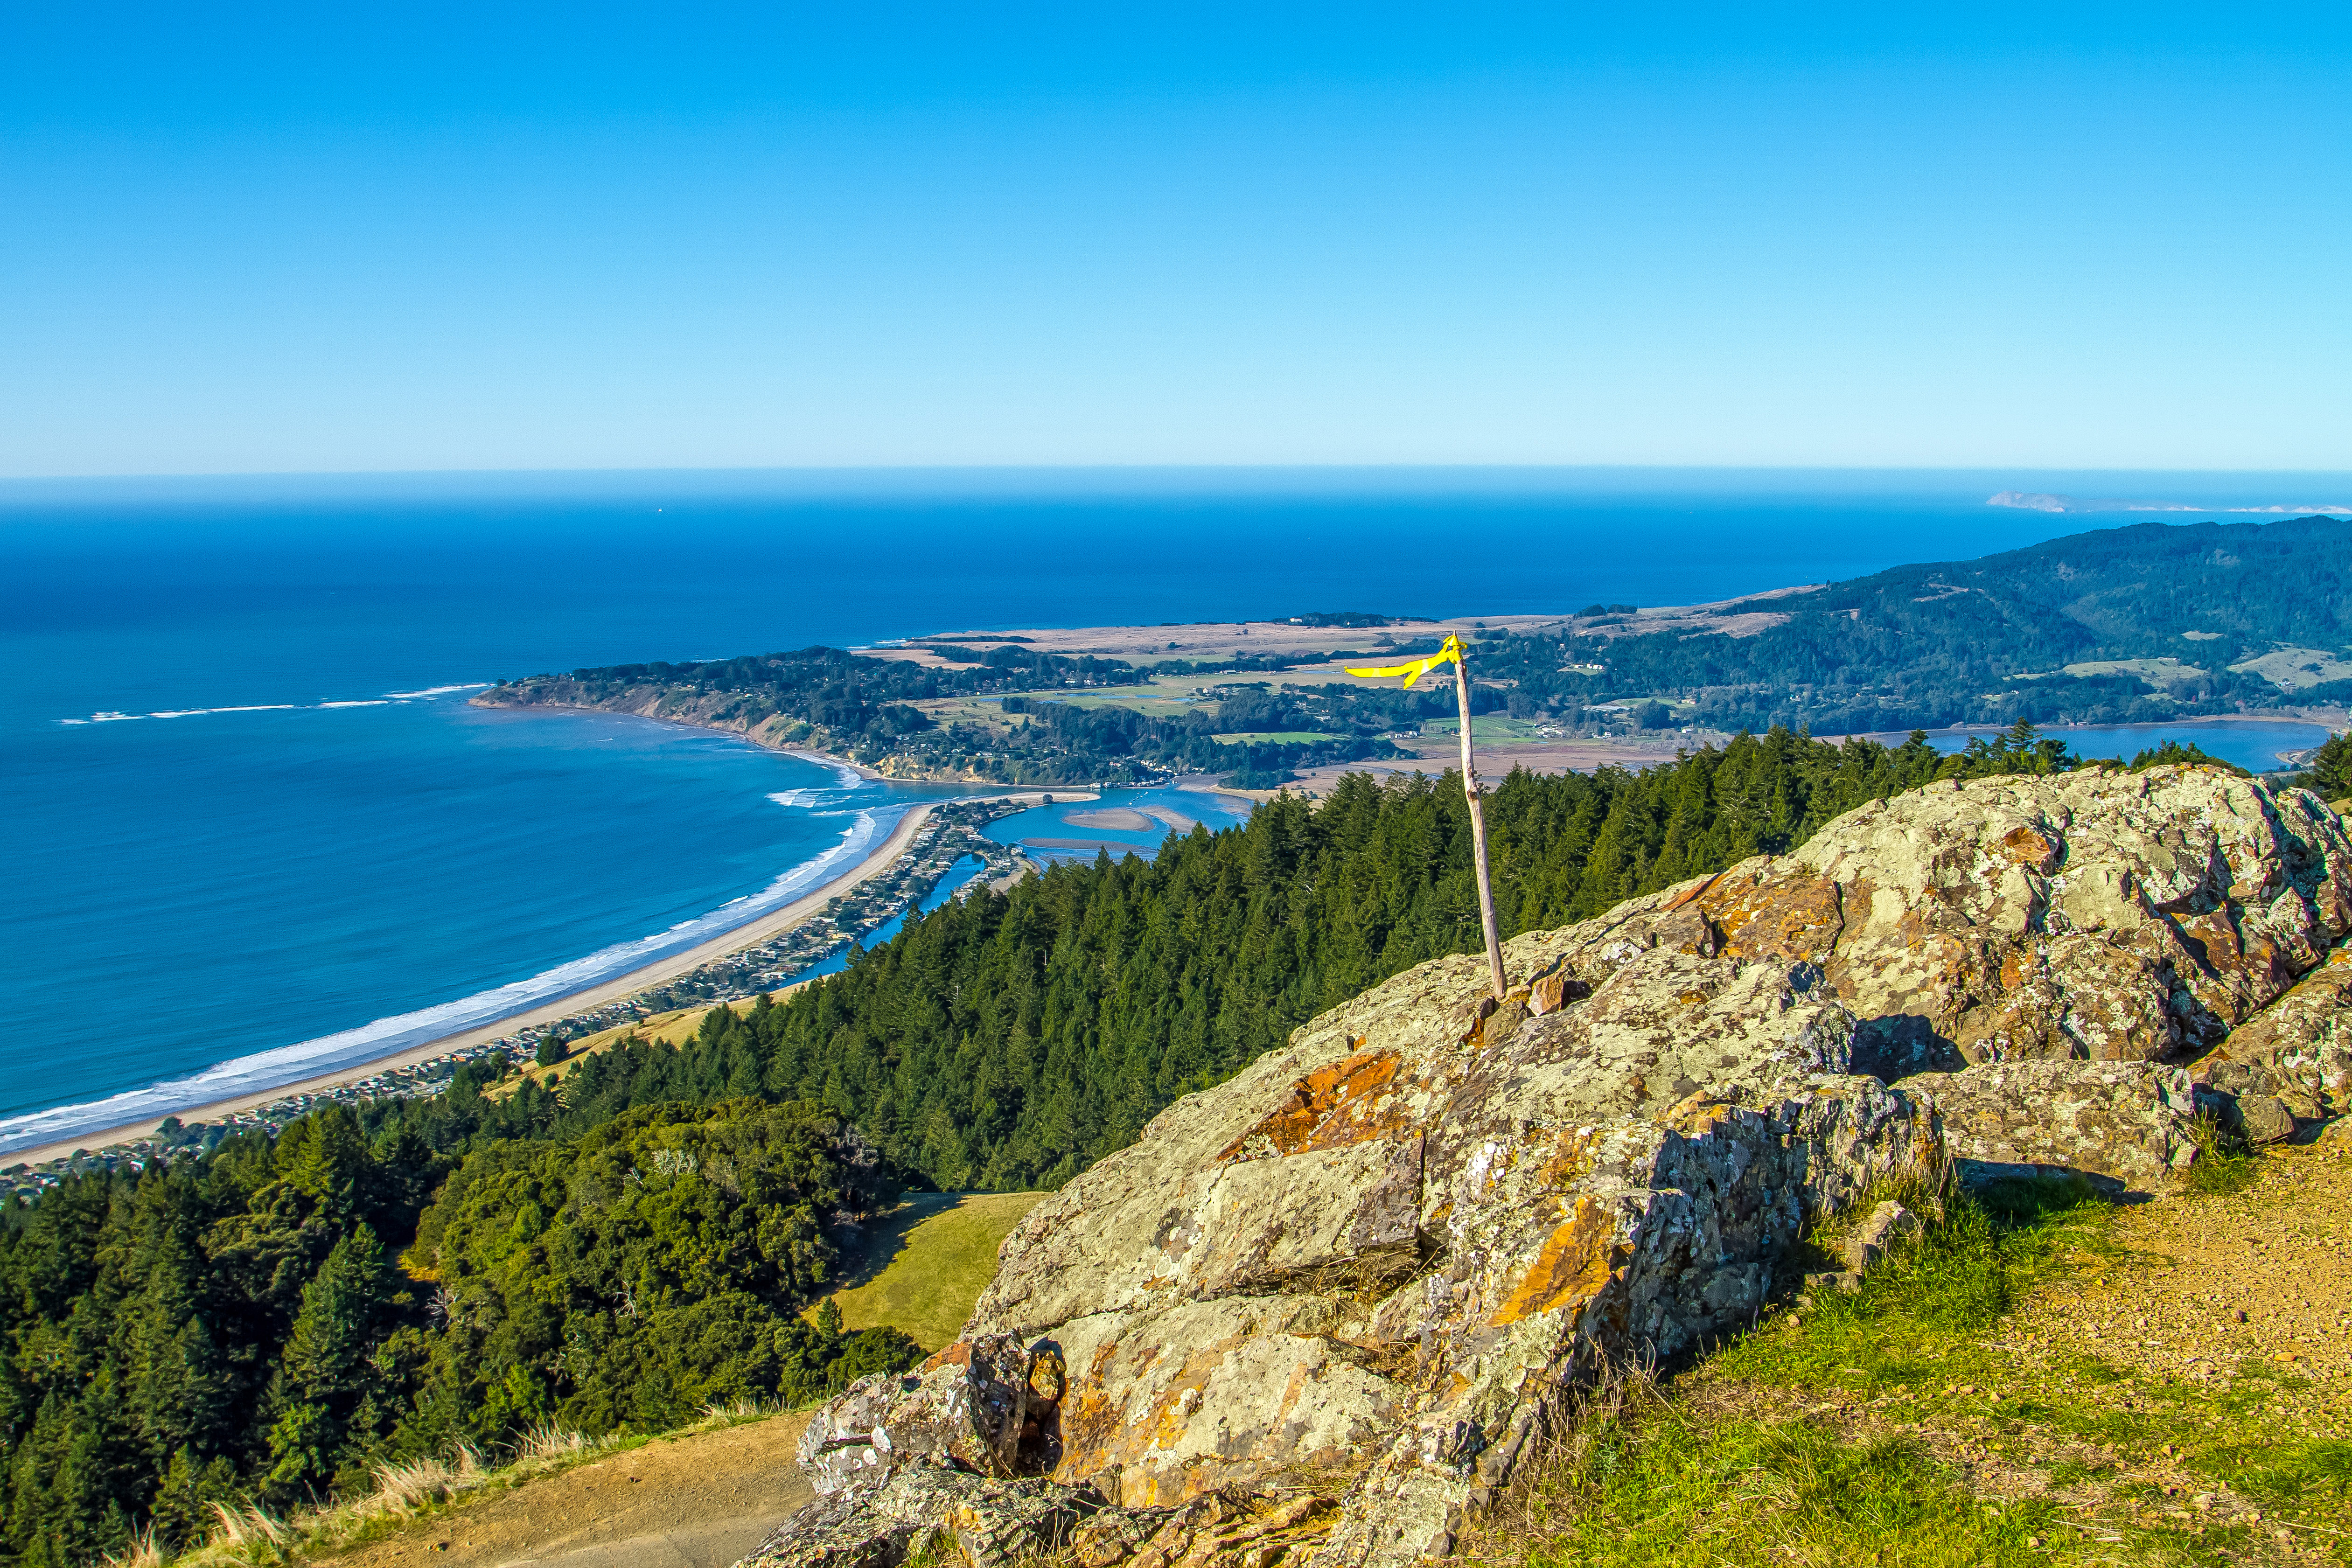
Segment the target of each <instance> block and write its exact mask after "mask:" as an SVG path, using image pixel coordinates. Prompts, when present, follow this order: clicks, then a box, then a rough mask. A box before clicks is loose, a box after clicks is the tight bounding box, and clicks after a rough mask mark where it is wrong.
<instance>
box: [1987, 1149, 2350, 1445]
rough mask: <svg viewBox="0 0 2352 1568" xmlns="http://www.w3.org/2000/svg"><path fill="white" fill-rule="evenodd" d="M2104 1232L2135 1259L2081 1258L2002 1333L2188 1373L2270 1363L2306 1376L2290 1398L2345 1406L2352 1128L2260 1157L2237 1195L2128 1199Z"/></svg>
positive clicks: (2202, 1376) (2201, 1377)
mask: <svg viewBox="0 0 2352 1568" xmlns="http://www.w3.org/2000/svg"><path fill="white" fill-rule="evenodd" d="M2346 1132H2347V1133H2352V1128H2347V1129H2346ZM2114 1235H2115V1239H2116V1241H2117V1242H2118V1243H2120V1244H2121V1245H2123V1246H2125V1247H2126V1248H2128V1249H2130V1250H2131V1252H2132V1254H2133V1259H2132V1262H2133V1263H2134V1264H2135V1265H2137V1266H2135V1267H2126V1268H2116V1269H2106V1268H2101V1267H2098V1266H2097V1264H2096V1263H2095V1261H2094V1260H2085V1262H2084V1268H2083V1270H2082V1272H2081V1273H2079V1274H2078V1275H2077V1277H2076V1279H2075V1280H2074V1281H2072V1282H2071V1283H2068V1284H2064V1285H2060V1286H2057V1287H2055V1288H2053V1289H2051V1290H2047V1291H2044V1292H2043V1293H2042V1296H2041V1298H2040V1299H2039V1300H2038V1301H2035V1303H2034V1304H2033V1306H2032V1308H2031V1309H2030V1310H2029V1311H2028V1312H2024V1313H2021V1314H2020V1315H2019V1318H2018V1320H2017V1322H2016V1324H2015V1329H2016V1331H2017V1333H2019V1334H2020V1335H2021V1336H2022V1337H2023V1338H2024V1339H2025V1340H2026V1342H2027V1343H2029V1344H2034V1345H2038V1346H2043V1347H2055V1348H2071V1349H2074V1350H2078V1351H2086V1352H2089V1353H2091V1354H2095V1355H2098V1356H2099V1357H2101V1358H2102V1359H2104V1360H2105V1361H2107V1362H2109V1363H2111V1364H2115V1365H2116V1366H2120V1367H2127V1368H2130V1369H2132V1370H2135V1371H2137V1372H2141V1373H2144V1374H2147V1375H2158V1376H2162V1375H2170V1376H2176V1377H2186V1378H2192V1379H2195V1380H2198V1381H2200V1382H2209V1381H2212V1380H2215V1379H2219V1378H2226V1377H2228V1376H2229V1375H2231V1374H2233V1373H2234V1372H2236V1371H2237V1370H2238V1369H2239V1368H2241V1367H2242V1366H2244V1365H2247V1364H2256V1365H2263V1364H2267V1365H2273V1366H2276V1367H2279V1368H2281V1369H2283V1370H2287V1371H2291V1372H2293V1373H2294V1375H2297V1376H2299V1377H2302V1378H2306V1379H2310V1380H2311V1381H2312V1383H2313V1385H2314V1386H2313V1387H2312V1388H2311V1389H2310V1390H2309V1391H2308V1394H2309V1397H2308V1399H2307V1400H2305V1401H2299V1403H2307V1404H2309V1405H2310V1406H2313V1407H2319V1406H2342V1405H2344V1404H2345V1403H2346V1398H2345V1396H2346V1380H2347V1378H2352V1136H2346V1135H2345V1134H2343V1133H2339V1134H2337V1135H2336V1136H2334V1137H2329V1138H2326V1139H2323V1140H2322V1141H2321V1142H2320V1144H2319V1145H2318V1146H2317V1147H2315V1148H2295V1149H2281V1150H2277V1151H2275V1152H2273V1153H2272V1154H2271V1155H2267V1156H2266V1157H2264V1158H2263V1160H2262V1161H2261V1162H2260V1163H2259V1166H2258V1174H2257V1176H2256V1177H2255V1179H2254V1183H2253V1185H2252V1186H2250V1187H2249V1188H2247V1190H2245V1191H2244V1192H2242V1193H2236V1194H2232V1195H2230V1196H2228V1197H2190V1198H2167V1199H2161V1200H2158V1202H2155V1203H2149V1204H2144V1205H2141V1206H2139V1207H2135V1208H2132V1209H2128V1210H2126V1211H2125V1212H2124V1213H2122V1214H2120V1215H2118V1216H2117V1217H2116V1225H2115V1232H2114Z"/></svg>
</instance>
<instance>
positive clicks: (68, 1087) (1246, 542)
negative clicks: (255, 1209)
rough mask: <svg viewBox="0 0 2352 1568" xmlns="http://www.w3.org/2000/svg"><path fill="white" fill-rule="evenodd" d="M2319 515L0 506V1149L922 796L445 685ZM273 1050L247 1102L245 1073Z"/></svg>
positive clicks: (436, 998)
mask: <svg viewBox="0 0 2352 1568" xmlns="http://www.w3.org/2000/svg"><path fill="white" fill-rule="evenodd" d="M2314 485H2319V486H2322V487H2325V486H2326V480H2324V479H2318V478H2315V477H2313V476H2179V475H2169V476H2165V475H2116V474H2097V475H2085V474H2037V473H2031V472H2009V471H2004V472H2001V473H1984V474H1979V473H1937V474H1923V473H1906V474H1863V473H1803V472H1798V471H1778V472H1773V471H1764V472H1738V471H1729V470H1710V471H1668V470H1649V471H1644V470H1616V471H1611V470H1584V471H1503V470H1496V471H1481V470H1429V471H1413V470H1394V471H1361V472H1351V471H1340V470H1327V471H1298V472H1285V471H1278V470H1268V471H1255V472H1253V471H1230V472H1219V471H1166V472H1154V471H1140V470H1139V471H1126V472H1119V471H1106V472H1101V473H1092V474H1089V473H1082V472H1078V473H1073V472H1065V473H1033V474H1024V473H1018V472H1004V471H999V472H987V471H974V472H971V473H950V472H944V471H939V472H930V473H900V474H897V475H859V474H850V473H842V474H834V475H803V476H791V475H772V474H770V475H762V474H715V473H668V474H634V475H631V474H625V475H599V476H560V475H557V476H496V475H490V476H414V477H403V478H385V479H371V478H343V479H334V478H310V479H289V480H280V481H271V480H217V481H210V480H208V481H178V482H166V481H142V482H127V481H126V482H72V481H57V482H40V483H31V482H26V483H13V484H8V485H5V486H0V656H5V660H6V667H7V668H8V670H9V672H10V679H9V681H8V683H7V685H6V686H5V691H0V737H5V740H0V811H5V813H6V818H7V821H9V822H10V823H11V825H12V831H10V832H9V834H8V835H7V837H6V841H5V850H0V855H5V881H6V884H7V886H8V887H9V888H10V889H11V893H12V896H11V898H10V899H9V900H8V901H6V903H5V905H0V976H4V977H5V983H6V986H7V994H8V996H9V997H10V998H12V999H13V1000H14V1002H15V1004H16V1009H15V1010H16V1027H15V1028H14V1029H12V1030H10V1031H9V1032H8V1036H7V1038H6V1040H5V1043H0V1149H5V1148H7V1147H10V1146H22V1145H24V1144H26V1143H28V1142H31V1141H34V1140H33V1139H32V1138H31V1137H29V1136H21V1135H20V1136H16V1137H15V1138H13V1139H12V1138H11V1137H10V1135H9V1132H8V1128H9V1119H11V1118H22V1117H25V1116H26V1115H27V1114H29V1113H37V1112H40V1111H43V1110H46V1109H49V1108H54V1107H59V1106H67V1105H77V1104H82V1103H89V1102H93V1101H98V1100H102V1099H104V1098H106V1097H108V1096H111V1095H117V1094H122V1093H126V1092H135V1091H138V1090H141V1089H142V1088H143V1087H145V1086H147V1085H150V1084H153V1083H155V1082H159V1081H164V1080H174V1079H181V1078H184V1077H187V1076H188V1075H191V1074H194V1073H197V1072H200V1071H203V1070H205V1069H207V1068H209V1067H212V1066H214V1065H215V1064H217V1063H222V1062H226V1061H233V1060H236V1059H240V1058H246V1057H249V1056H252V1055H254V1054H256V1053H260V1052H270V1051H281V1050H282V1049H284V1048H289V1047H295V1046H298V1045H301V1044H303V1043H304V1042H315V1041H319V1040H322V1039H325V1038H326V1037H331V1036H335V1035H337V1034H339V1033H342V1032H344V1031H352V1030H364V1029H366V1027H367V1026H369V1025H371V1024H372V1023H374V1022H375V1021H376V1020H380V1019H387V1018H391V1017H394V1016H396V1015H401V1014H404V1013H408V1012H411V1011H413V1010H415V1009H432V1008H440V1007H443V1006H445V1005H448V1004H457V1003H460V1002H462V1001H464V1000H465V999H466V998H474V997H478V996H479V995H481V994H482V993H485V992H489V991H492V990H494V989H496V988H500V987H506V986H511V985H516V984H518V983H523V982H529V981H530V980H531V979H532V978H533V977H540V976H543V975H546V974H547V973H548V972H549V971H551V970H554V969H557V968H558V967H561V966H565V965H571V964H574V963H576V962H578V961H580V960H583V959H585V958H588V957H589V956H592V955H596V954H599V953H603V952H604V951H606V950H608V949H612V948H614V947H615V946H616V945H625V944H637V943H642V942H644V941H645V940H646V939H647V938H652V937H657V936H660V934H663V933H666V932H669V931H671V930H672V929H673V928H674V927H677V926H679V925H681V923H685V922H690V921H694V920H697V919H698V918H699V917H702V916H705V915H709V913H710V912H713V911H716V910H719V909H720V908H721V907H722V906H724V905H727V904H730V901H733V900H738V899H742V898H746V897H756V896H759V895H761V894H762V893H763V892H769V891H772V890H776V889H777V888H778V884H779V883H780V879H783V878H786V877H788V876H790V875H791V874H792V873H793V872H794V871H795V869H796V868H800V867H804V866H806V865H808V864H809V863H810V862H813V861H814V860H815V859H817V858H818V857H820V856H823V855H825V854H827V853H835V852H840V851H841V849H842V847H843V845H844V842H845V834H851V833H855V832H859V831H871V830H872V829H873V828H874V826H875V825H876V824H877V822H878V821H882V820H883V819H884V818H887V815H888V813H889V812H890V811H891V810H897V809H901V808H903V806H904V805H905V804H907V803H908V802H909V801H911V800H912V799H914V798H916V797H917V796H918V795H919V794H923V793H931V794H937V793H942V792H953V791H951V790H940V789H928V790H925V789H905V788H900V787H895V786H868V787H866V789H856V790H843V789H838V788H837V787H835V786H836V785H837V780H835V779H834V778H833V777H832V775H831V774H830V772H829V770H827V769H824V768H818V767H816V766H814V765H812V764H808V763H805V762H802V761H798V760H795V759H793V758H784V757H780V756H776V755H774V754H771V753H766V752H761V751H760V750H758V749H756V748H754V747H750V746H749V745H747V744H744V743H741V742H739V741H736V740H734V739H732V738H730V737H719V736H715V735H709V734H705V733H701V732H696V731H689V730H684V729H678V728H675V727H667V726H661V725H656V724H652V723H649V722H645V721H637V720H631V719H625V718H618V717H614V716H591V715H579V716H566V715H544V714H515V713H488V712H484V711H482V710H478V709H474V708H470V707H468V706H467V705H466V702H465V695H466V689H467V687H469V686H470V685H471V684H473V683H482V682H488V681H491V680H494V679H497V678H499V677H503V676H512V675H520V674H530V673H534V672H539V671H547V670H560V669H569V668H572V667H576V666H580V665H584V664H608V663H619V662H634V661H640V660H649V659H692V658H702V657H715V656H724V655H730V654H735V653H750V652H764V651H770V650H775V649H782V648H793V647H801V646H805V645H807V644H810V643H835V644H846V643H866V642H872V641H875V640H877V639H883V638H889V637H898V636H906V635H909V634H916V633H921V632H933V631H942V630H951V629H961V628H967V627H997V628H1004V627H1014V626H1021V625H1036V624H1049V625H1052V624H1061V625H1067V624H1086V623H1099V622H1114V623H1116V622H1166V621H1192V620H1220V619H1241V618H1244V617H1258V618H1265V617H1280V616H1285V615H1292V614H1297V613H1300V612H1307V611H1315V610H1371V611H1381V612H1390V613H1423V614H1452V613H1471V612H1495V613H1520V612H1553V611H1559V612H1566V611H1571V610H1574V609H1576V608H1578V607H1580V606H1581V605H1583V604H1586V603H1588V602H1591V601H1595V600H1599V601H1627V602H1636V603H1642V604H1664V603H1688V602H1695V601H1706V600H1715V599H1722V598H1727V597H1731V596H1734V595H1737V594H1740V593H1744V592H1751V591H1759V590H1763V589H1768V588H1774V587H1780V586H1784V585H1787V584H1790V583H1797V582H1806V581H1819V580H1827V579H1836V578H1844V577H1853V576H1856V575H1860V574H1863V573H1865V572H1869V571H1872V570H1878V569H1880V568H1883V567H1885V566H1889V565H1893V564H1895V563H1897V562H1900V561H1906V560H1927V559H1967V558H1970V557H1974V556H1978V555H1982V554H1986V553H1990V552H1992V551H1996V550H2000V549H2011V548H2014V547H2017V546H2020V545H2023V544H2028V543H2032V542H2034V541H2037V540H2040V539H2043V538H2052V537H2054V536H2057V535H2060V534H2065V533H2073V532H2079V531H2084V530H2085V529H2087V528H2093V527H2114V526H2123V525H2129V524H2132V523H2137V522H2141V521H2147V520H2150V519H2149V518H2147V517H2142V516H2134V515H2122V516H2117V515H2103V516H2092V517H2083V516H2067V515H2053V514H2047V513H2038V512H2026V511H2015V510H2006V509H1996V508H1990V507H1986V506H1985V505H1984V499H1985V497H1987V496H1988V495H1990V493H1991V492H1993V491H1994V490H1997V489H2025V490H2047V491H2054V492H2061V493H2068V494H2074V495H2083V496H2108V495H2130V496H2152V497H2165V498H2171V499H2179V500H2186V501H2191V502H2195V503H2198V504H2200V505H2216V506H2228V505H2267V504H2272V503H2276V502H2294V501H2304V500H2322V501H2325V500H2331V499H2338V498H2340V497H2339V496H2337V495H2336V492H2335V491H2331V492H2330V493H2329V494H2328V495H2326V496H2321V495H2319V494H2318V493H2317V492H2316V491H2315V490H2314V489H2313V486H2314ZM2340 488H2341V486H2337V489H2340ZM2306 492H2310V493H2309V494H2306ZM2160 520H2162V521H2166V522H2189V521H2196V520H2200V519H2199V518H2198V517H2196V516H2195V515H2193V514H2168V515H2164V516H2163V517H2161V518H2160ZM2224 520H2230V521H2246V520H2250V519H2248V518H2244V517H2235V518H2225V519H2224ZM100 715H124V716H144V717H136V718H123V719H107V720H103V721H100V722H90V721H91V720H92V719H93V717H94V716H100ZM75 721H81V722H75ZM794 791H807V793H801V794H794V793H793V792H794ZM779 795H782V796H785V797H787V799H786V800H784V801H779V800H775V799H773V797H776V796H779ZM861 810H865V811H866V812H868V813H872V812H874V811H876V810H879V811H880V813H881V815H880V816H878V817H877V816H875V815H871V814H869V815H864V816H861V815H859V814H858V813H859V812H860V811H861ZM348 1043H349V1047H350V1049H352V1050H356V1051H360V1052H361V1054H362V1055H365V1054H373V1053H374V1052H375V1051H377V1050H379V1049H381V1042H380V1041H378V1040H375V1039H374V1038H373V1037H363V1038H361V1039H359V1040H355V1041H353V1042H348ZM314 1058H316V1051H313V1052H312V1058H306V1059H305V1060H311V1059H314ZM290 1061H291V1059H290V1058H288V1059H281V1060H280V1061H278V1063H277V1064H276V1065H275V1066H270V1067H267V1068H266V1069H264V1070H262V1071H274V1072H276V1073H277V1074H278V1076H277V1077H276V1079H275V1080H274V1081H276V1082H285V1081H288V1080H289V1079H290V1078H292V1077H296V1076H299V1075H300V1073H299V1071H294V1070H293V1069H292V1067H291V1065H290ZM325 1064H326V1062H325V1061H324V1060H323V1059H317V1060H316V1061H315V1065H325ZM47 1130H49V1129H48V1127H47V1124H45V1126H44V1129H43V1131H44V1132H46V1131H47Z"/></svg>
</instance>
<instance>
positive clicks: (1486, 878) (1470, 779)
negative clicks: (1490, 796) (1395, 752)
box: [1348, 637, 1510, 1001]
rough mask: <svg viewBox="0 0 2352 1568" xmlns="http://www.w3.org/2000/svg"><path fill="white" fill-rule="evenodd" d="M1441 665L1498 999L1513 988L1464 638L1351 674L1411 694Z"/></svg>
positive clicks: (1488, 965) (1488, 960)
mask: <svg viewBox="0 0 2352 1568" xmlns="http://www.w3.org/2000/svg"><path fill="white" fill-rule="evenodd" d="M1440 664H1452V665H1453V666H1454V695H1455V697H1456V698H1458V699H1459V701H1460V704H1461V708H1462V792H1463V793H1464V794H1465V795H1466V796H1468V797H1469V800H1470V853H1471V858H1472V859H1473V860H1474V861H1475V862H1476V864H1477V870H1478V921H1479V924H1480V925H1482V926H1484V927H1485V929H1486V968H1487V971H1488V973H1489V974H1490V975H1491V976H1492V977H1493V979H1494V982H1495V999H1496V1000H1497V1001H1500V1000H1501V999H1502V998H1503V996H1504V994H1505V993H1506V992H1507V991H1508V990H1509V989H1510V987H1509V986H1508V984H1507V983H1506V982H1505V980H1504V978H1503V943H1502V939H1501V937H1500V936H1498V935H1497V934H1496V930H1495V883H1494V879H1493V877H1492V876H1491V875H1490V874H1489V873H1487V870H1486V807H1485V806H1484V804H1483V803H1482V802H1481V800H1480V799H1479V790H1478V770H1477V768H1476V766H1475V764H1474V763H1473V761H1472V759H1471V752H1470V670H1469V666H1468V665H1467V664H1465V662H1464V658H1463V648H1462V639H1461V638H1459V637H1448V638H1446V639H1445V646H1444V647H1443V648H1440V649H1439V650H1438V651H1437V652H1436V653H1432V654H1431V655H1430V656H1429V657H1428V658H1426V659H1415V660H1413V661H1412V662H1411V663H1410V664H1381V665H1376V666H1374V667H1373V668H1370V669H1365V670H1359V669H1352V668H1351V669H1349V671H1348V673H1349V674H1351V675H1402V676H1403V677H1404V684H1405V688H1406V689H1407V690H1408V691H1409V690H1411V689H1412V684H1413V683H1414V682H1415V681H1418V680H1419V679H1421V677H1422V676H1423V675H1425V674H1428V673H1429V672H1430V671H1432V670H1433V669H1435V668H1436V667H1437V666H1438V665H1440Z"/></svg>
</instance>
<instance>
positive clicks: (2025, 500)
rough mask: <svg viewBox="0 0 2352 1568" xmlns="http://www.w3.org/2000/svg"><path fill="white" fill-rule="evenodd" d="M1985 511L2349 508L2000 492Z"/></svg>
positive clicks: (2294, 513)
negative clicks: (2209, 504) (2196, 503)
mask: <svg viewBox="0 0 2352 1568" xmlns="http://www.w3.org/2000/svg"><path fill="white" fill-rule="evenodd" d="M1985 505H1986V506H1988V507H2016V508H2017V509H2018V510H2020V511H2025V512H2202V513H2205V514H2207V515H2208V516H2210V515H2212V514H2213V513H2216V512H2219V513H2224V514H2228V515H2231V516H2237V515H2241V514H2247V513H2260V514H2264V515H2269V516H2274V517H2305V516H2307V515H2311V514H2314V513H2324V512H2352V507H2326V506H2317V505H2314V506H2295V507H2198V506H2191V505H2190V504H2189V502H2187V501H2119V500H2116V499H2113V498H2108V497H2093V498H2090V499H2085V498H2084V497H2080V496H2049V495H2044V494H2042V493H2041V492H2040V491H2035V490H2003V491H2001V492H2000V494H1999V495H1997V496H1991V497H1987V498H1986V500H1985Z"/></svg>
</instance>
